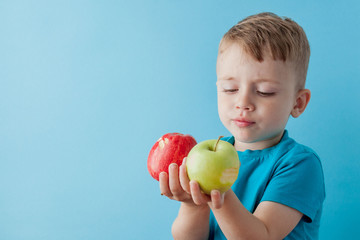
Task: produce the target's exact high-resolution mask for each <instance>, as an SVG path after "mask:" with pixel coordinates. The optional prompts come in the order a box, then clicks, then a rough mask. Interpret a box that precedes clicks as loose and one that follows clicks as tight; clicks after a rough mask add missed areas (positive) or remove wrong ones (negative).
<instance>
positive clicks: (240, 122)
mask: <svg viewBox="0 0 360 240" xmlns="http://www.w3.org/2000/svg"><path fill="white" fill-rule="evenodd" d="M232 121H233V122H234V123H235V125H236V126H238V127H249V126H251V125H253V124H255V122H252V121H249V120H246V119H242V118H241V119H233V120H232Z"/></svg>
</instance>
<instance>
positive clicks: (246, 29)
mask: <svg viewBox="0 0 360 240" xmlns="http://www.w3.org/2000/svg"><path fill="white" fill-rule="evenodd" d="M309 56H310V47H309V43H308V40H307V38H306V35H305V33H304V31H303V29H302V28H301V27H300V26H299V25H298V24H296V23H295V22H294V21H292V20H290V19H288V18H280V17H278V16H277V15H275V14H272V13H261V14H257V15H253V16H250V17H248V18H245V19H244V20H242V21H240V22H239V23H238V24H236V25H235V26H234V27H232V28H231V29H230V30H229V31H228V32H227V33H226V34H225V35H224V37H223V38H222V40H221V42H220V46H219V53H218V59H217V66H216V70H217V91H218V111H219V116H220V120H221V122H222V123H223V124H224V126H225V127H226V128H227V129H228V130H229V131H230V133H231V134H232V136H231V137H227V138H224V139H223V140H225V141H228V142H230V143H232V144H233V145H234V147H235V149H236V150H237V151H238V155H239V159H240V161H241V167H240V172H239V176H238V179H237V180H236V182H235V184H234V185H233V187H232V189H230V190H229V191H227V192H226V193H223V194H221V193H220V192H219V191H217V190H213V191H212V192H211V194H210V196H208V195H205V194H204V193H202V192H201V190H200V188H199V185H198V183H197V182H195V181H189V179H188V177H187V174H186V167H185V162H186V159H184V162H183V164H182V165H181V166H180V167H178V166H177V165H176V164H172V165H170V167H169V174H166V173H164V172H163V173H161V174H160V190H161V193H162V194H163V195H165V196H167V197H169V198H170V199H174V200H177V201H180V202H181V206H180V210H179V214H178V216H177V218H176V219H175V221H174V223H173V227H172V234H173V236H174V238H175V239H186V240H189V239H255V240H258V239H297V240H298V239H317V238H318V230H319V223H320V217H321V212H322V204H323V201H324V198H325V187H324V178H323V172H322V166H321V163H320V160H319V157H318V156H317V155H316V153H315V152H314V151H312V150H311V149H310V148H308V147H305V146H303V145H301V144H298V143H296V142H295V141H294V140H293V139H291V138H290V137H289V136H288V132H287V130H285V126H286V123H287V121H288V118H289V116H290V115H291V116H293V117H294V118H297V117H299V116H300V115H301V114H302V113H303V112H304V110H305V108H306V106H307V104H308V102H309V100H310V91H309V90H308V89H305V88H304V86H305V79H306V73H307V68H308V62H309Z"/></svg>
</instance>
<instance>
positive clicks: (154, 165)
mask: <svg viewBox="0 0 360 240" xmlns="http://www.w3.org/2000/svg"><path fill="white" fill-rule="evenodd" d="M195 145H196V140H195V139H194V138H193V137H192V136H191V135H188V134H181V133H167V134H165V135H164V136H162V137H161V138H160V139H159V140H158V141H157V142H156V143H155V144H154V146H153V147H152V148H151V150H150V153H149V157H148V162H147V166H148V170H149V172H150V175H151V176H152V177H153V178H155V179H156V180H158V181H159V174H160V173H161V172H167V173H169V171H168V169H169V165H170V164H171V163H176V164H177V165H178V166H180V165H181V163H182V161H183V159H184V157H186V156H187V155H188V153H189V152H190V150H191V149H192V148H193V147H194V146H195Z"/></svg>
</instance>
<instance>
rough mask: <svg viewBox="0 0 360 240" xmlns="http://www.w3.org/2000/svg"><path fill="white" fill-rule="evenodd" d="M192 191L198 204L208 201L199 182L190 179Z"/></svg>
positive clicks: (193, 197)
mask: <svg viewBox="0 0 360 240" xmlns="http://www.w3.org/2000/svg"><path fill="white" fill-rule="evenodd" d="M190 191H191V196H192V199H193V201H194V203H195V204H196V205H202V204H205V203H207V202H208V201H207V199H205V198H204V194H203V193H202V192H201V190H200V186H199V183H198V182H196V181H190Z"/></svg>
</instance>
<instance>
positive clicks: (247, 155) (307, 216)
mask: <svg viewBox="0 0 360 240" xmlns="http://www.w3.org/2000/svg"><path fill="white" fill-rule="evenodd" d="M223 140H224V141H228V142H230V143H231V144H234V137H227V138H223ZM238 155H239V159H240V162H241V166H240V171H239V176H238V178H237V180H236V182H235V183H234V185H233V186H232V190H233V191H234V192H235V194H236V196H237V197H238V198H239V200H240V201H241V203H242V204H243V205H244V206H245V208H246V209H247V210H248V211H250V212H251V213H253V212H254V211H255V209H256V207H257V206H258V205H259V203H260V202H262V201H272V202H277V203H281V204H284V205H286V206H289V207H291V208H294V209H296V210H298V211H300V212H301V213H303V214H304V215H303V217H302V219H301V220H300V222H299V223H298V225H297V226H296V227H295V228H294V230H293V231H292V232H291V233H290V234H289V235H288V236H287V237H286V238H285V239H286V240H290V239H296V240H299V239H318V232H319V225H320V218H321V212H322V205H323V201H324V199H325V185H324V176H323V170H322V166H321V162H320V159H319V157H318V155H317V154H316V153H315V152H314V151H313V150H312V149H310V148H308V147H306V146H304V145H301V144H299V143H297V142H295V141H294V140H293V139H292V138H290V137H289V136H288V132H287V131H286V130H285V132H284V135H283V137H282V139H281V141H280V142H279V143H278V144H277V145H275V146H273V147H270V148H267V149H263V150H255V151H252V150H246V151H244V152H240V151H238ZM209 239H226V237H225V236H224V234H223V233H222V231H221V229H220V227H219V225H218V224H217V222H216V219H215V217H214V215H213V214H212V213H211V215H210V237H209Z"/></svg>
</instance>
